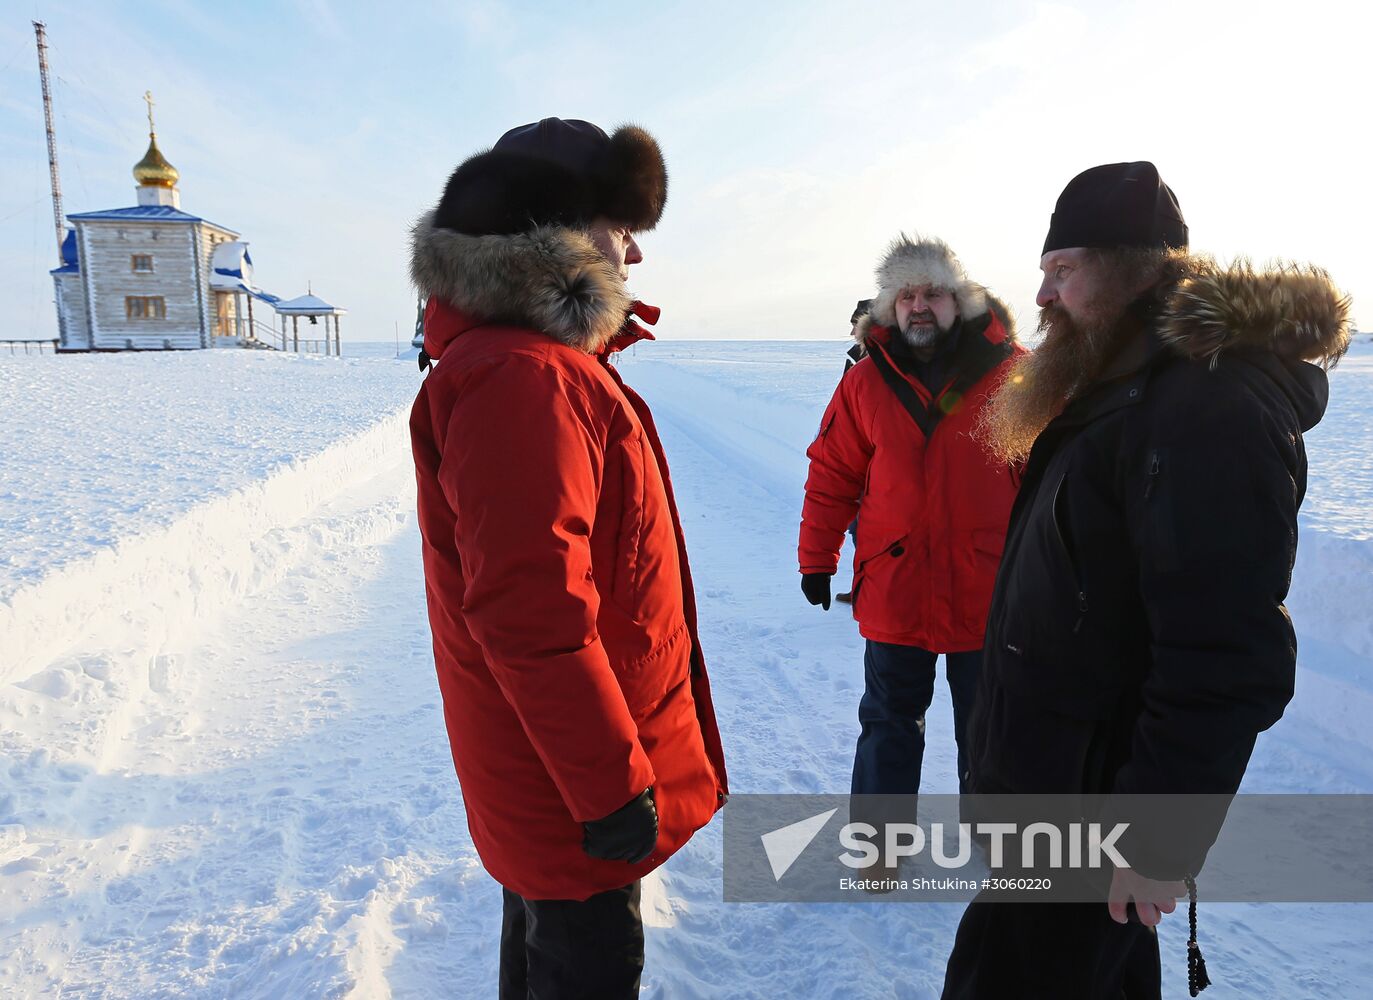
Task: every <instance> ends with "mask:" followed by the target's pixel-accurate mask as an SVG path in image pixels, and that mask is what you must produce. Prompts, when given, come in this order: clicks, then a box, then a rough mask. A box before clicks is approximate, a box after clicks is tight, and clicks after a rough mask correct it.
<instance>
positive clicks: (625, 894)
mask: <svg viewBox="0 0 1373 1000" xmlns="http://www.w3.org/2000/svg"><path fill="white" fill-rule="evenodd" d="M666 196H667V172H666V169H665V167H664V163H663V158H662V154H661V153H660V152H659V149H658V145H657V143H656V142H655V141H654V140H653V138H652V137H651V136H650V135H649V134H648V133H647V132H645V131H643V130H642V129H639V128H636V127H633V126H626V127H624V128H621V129H619V130H617V131H616V132H615V133H614V134H612V135H607V134H606V133H605V132H604V131H602V130H601V129H599V128H597V127H596V126H595V125H592V124H590V123H588V122H584V121H575V120H568V121H564V120H560V119H557V118H548V119H544V120H543V121H541V122H538V123H536V124H532V125H526V126H523V127H520V128H516V129H512V130H511V131H509V132H507V133H506V134H505V135H504V136H502V137H501V139H500V140H499V141H498V142H497V143H496V145H495V146H493V147H492V148H491V149H490V150H487V151H486V152H483V153H479V154H478V155H476V156H473V157H472V158H470V159H469V160H467V161H466V162H464V163H463V164H462V165H461V166H459V167H458V168H457V170H456V171H454V173H453V175H452V177H451V178H450V179H449V181H448V185H447V188H446V190H445V191H444V193H443V197H442V199H441V200H440V201H439V204H438V207H437V208H436V209H435V210H434V211H433V212H430V213H428V214H426V215H425V216H424V217H423V218H421V219H420V221H419V222H418V223H417V224H416V226H415V230H414V243H413V254H412V260H411V274H412V276H413V278H414V281H415V283H416V285H418V286H419V288H420V291H421V292H422V293H423V294H425V295H427V296H428V297H429V305H428V309H427V312H426V316H425V336H424V354H425V356H426V357H427V358H429V359H433V360H434V361H436V362H437V364H436V365H435V367H434V370H433V371H432V373H431V374H430V375H429V377H428V379H427V380H426V381H425V384H424V386H423V387H422V388H421V389H420V393H419V397H418V398H417V399H416V401H415V406H414V410H413V412H412V414H411V419H410V429H411V439H412V445H413V449H414V456H415V467H416V475H417V478H418V484H419V519H420V531H421V534H422V536H423V545H424V572H425V589H426V593H427V598H428V607H429V621H430V626H431V629H432V631H433V637H434V659H435V664H436V667H437V670H438V677H439V687H440V690H441V691H442V694H443V705H444V716H445V719H446V721H447V728H448V737H449V742H450V745H451V747H452V752H453V761H454V764H455V765H456V768H457V772H458V778H459V781H460V782H461V785H462V792H463V801H464V804H465V806H466V809H467V819H468V826H469V828H470V830H471V832H472V840H473V843H474V844H475V845H476V848H477V852H478V854H479V855H480V856H481V859H482V863H483V865H484V866H485V867H486V870H487V871H488V872H489V873H490V874H491V875H492V877H493V878H495V879H496V880H497V881H498V882H500V883H501V885H502V886H503V887H504V891H505V906H504V918H503V927H502V937H501V962H500V965H501V972H500V996H501V997H502V998H503V1000H507V998H514V997H521V998H522V997H525V996H540V997H558V998H570V997H596V998H617V997H633V996H636V995H637V993H638V988H639V977H640V973H641V971H642V968H643V927H642V923H641V921H640V917H639V880H640V879H641V878H642V877H643V876H644V875H647V874H648V873H649V872H651V871H653V870H654V869H655V868H657V867H658V866H659V865H661V864H662V863H663V862H664V861H666V860H667V859H668V858H669V857H670V856H671V855H672V854H673V853H674V852H675V851H677V850H678V849H679V848H680V847H682V845H683V844H685V843H686V841H687V839H688V838H689V837H690V836H691V835H692V833H693V832H695V831H696V830H697V829H699V828H700V827H701V826H703V825H705V824H706V823H708V822H709V821H710V819H711V817H712V816H713V815H714V814H715V812H716V810H717V809H718V808H719V807H720V805H721V804H722V803H723V802H724V799H725V795H726V793H727V785H726V778H725V767H724V759H723V756H722V753H721V748H720V735H719V731H718V729H717V727H716V723H715V716H714V710H713V708H712V706H711V700H710V687H709V684H708V682H707V679H706V670H705V662H704V660H703V658H702V654H701V647H700V641H699V637H698V634H697V627H696V607H695V599H694V596H693V592H692V586H691V575H690V571H689V569H688V567H687V559H686V548H685V543H684V541H683V536H682V529H681V522H680V519H679V518H678V515H677V509H676V505H675V503H674V501H673V497H672V489H671V482H670V479H669V477H668V469H667V463H666V461H665V459H664V457H663V451H662V446H661V444H660V442H659V440H658V435H657V432H656V431H655V429H654V425H653V420H652V417H651V416H650V414H649V411H648V408H647V407H646V406H645V405H644V402H643V400H642V399H640V398H639V396H638V395H636V394H635V393H634V392H633V391H632V390H631V389H629V388H628V387H627V386H625V385H624V383H623V382H622V381H621V380H620V377H619V375H618V374H617V373H616V371H615V369H614V368H613V367H612V366H611V365H610V363H609V357H610V355H611V354H612V353H614V352H615V351H618V350H621V349H623V348H624V347H626V346H628V345H629V344H632V343H634V342H635V341H637V340H639V339H643V338H647V337H650V334H648V333H647V331H645V330H644V329H643V328H642V327H641V326H639V325H638V323H636V322H635V320H634V318H633V317H634V316H638V317H639V318H640V319H643V320H645V321H646V322H649V323H652V322H654V321H655V320H656V319H657V310H656V309H653V308H652V307H648V306H644V305H642V304H640V303H637V302H634V301H633V300H632V299H631V297H630V295H629V293H628V291H627V290H626V287H625V281H626V278H627V277H628V273H629V271H628V269H629V267H630V266H631V265H632V264H635V263H638V262H639V261H640V260H642V259H643V256H642V254H641V252H640V250H639V246H638V244H637V242H636V240H635V234H636V233H639V232H643V231H645V230H649V229H652V228H653V227H654V225H656V224H657V222H658V219H659V217H660V215H661V214H662V210H663V203H664V201H665V199H666Z"/></svg>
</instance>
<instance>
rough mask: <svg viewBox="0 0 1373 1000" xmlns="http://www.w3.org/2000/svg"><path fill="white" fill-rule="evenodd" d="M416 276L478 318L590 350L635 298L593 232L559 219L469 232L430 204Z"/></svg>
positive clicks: (423, 286) (419, 239) (418, 226)
mask: <svg viewBox="0 0 1373 1000" xmlns="http://www.w3.org/2000/svg"><path fill="white" fill-rule="evenodd" d="M410 278H411V280H412V281H414V283H415V285H416V286H417V287H418V288H419V290H420V292H421V293H422V294H424V295H436V296H438V297H439V298H441V299H443V300H444V301H445V302H447V303H449V304H450V305H452V306H453V307H455V308H456V309H458V310H460V311H462V312H463V313H466V314H467V315H469V316H471V317H472V318H473V319H478V320H485V321H490V322H498V323H511V324H514V325H517V326H527V327H532V328H533V329H535V330H539V331H541V332H543V333H545V334H547V335H548V336H550V337H552V338H553V339H554V340H557V341H559V342H560V343H563V344H566V345H567V346H568V347H573V348H576V349H577V350H579V351H585V352H587V353H588V354H595V353H597V352H599V351H600V350H601V348H602V347H604V346H605V345H606V344H607V343H608V342H609V341H610V339H611V338H612V337H614V336H615V334H617V333H618V332H619V331H620V328H621V327H623V326H624V324H625V320H626V318H627V317H628V315H629V308H630V304H631V297H630V294H629V291H628V290H627V289H626V288H625V283H624V280H623V279H622V278H621V277H620V275H619V274H618V273H617V272H616V270H615V269H614V268H613V267H611V266H610V263H609V262H608V261H607V260H606V259H605V258H604V257H603V256H601V254H600V253H599V252H598V251H597V250H596V248H595V247H594V246H593V245H592V243H591V240H590V239H588V238H587V236H586V234H584V233H580V232H577V231H575V230H572V229H564V228H562V227H558V226H542V227H539V228H537V229H531V230H530V231H528V232H524V233H515V234H513V235H509V236H465V235H463V234H462V233H457V232H454V231H453V230H451V229H442V228H439V227H437V226H435V225H434V213H433V212H428V213H426V214H425V215H423V216H421V217H420V219H419V220H418V221H417V222H416V223H415V226H414V229H413V230H412V240H411V249H410Z"/></svg>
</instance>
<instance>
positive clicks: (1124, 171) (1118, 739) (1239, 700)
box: [944, 162, 1349, 1000]
mask: <svg viewBox="0 0 1373 1000" xmlns="http://www.w3.org/2000/svg"><path fill="white" fill-rule="evenodd" d="M1187 242H1188V240H1187V226H1186V224H1185V222H1184V221H1183V217H1182V212H1181V209H1180V208H1179V206H1178V202H1177V199H1176V198H1175V197H1174V195H1173V192H1172V190H1171V189H1170V188H1169V187H1168V186H1167V185H1165V184H1164V183H1163V182H1162V180H1161V179H1160V178H1159V175H1158V171H1157V170H1156V169H1155V168H1154V166H1153V164H1151V163H1146V162H1139V163H1116V164H1109V165H1106V166H1101V167H1095V168H1093V169H1091V170H1088V171H1086V172H1084V173H1082V174H1080V175H1079V176H1078V177H1076V178H1074V180H1073V181H1072V182H1071V183H1069V185H1068V186H1067V188H1066V189H1065V190H1064V192H1063V194H1062V195H1061V196H1060V198H1059V200H1058V204H1057V206H1056V208H1055V211H1054V215H1053V218H1052V221H1051V222H1050V226H1049V234H1048V238H1047V240H1046V241H1045V244H1044V251H1043V257H1042V258H1041V261H1040V266H1041V269H1042V270H1043V272H1044V280H1043V285H1042V287H1041V288H1040V291H1039V296H1038V299H1037V301H1038V304H1039V306H1040V309H1041V319H1040V329H1041V331H1042V332H1043V334H1044V341H1043V345H1042V346H1041V347H1040V348H1039V349H1038V350H1036V351H1034V352H1033V353H1032V354H1030V355H1028V356H1027V357H1025V358H1023V359H1021V361H1020V362H1019V363H1018V364H1017V365H1016V366H1015V368H1014V369H1013V371H1012V372H1011V375H1010V378H1009V379H1008V380H1007V382H1006V383H1005V386H1004V388H1003V389H1002V390H1001V391H1000V392H999V393H998V394H997V396H996V398H995V399H994V400H993V402H992V405H991V406H990V407H989V408H988V410H987V411H986V414H985V417H984V419H983V421H982V425H981V428H980V430H981V432H982V434H983V436H984V437H985V439H986V440H987V443H988V445H989V446H990V448H991V450H992V451H993V453H994V454H996V455H997V456H998V457H999V458H1000V459H1001V460H1003V461H1008V462H1016V461H1026V463H1027V464H1026V467H1025V472H1024V476H1023V480H1022V483H1021V491H1020V495H1019V497H1018V498H1017V500H1016V504H1015V508H1014V510H1013V512H1012V514H1011V521H1010V526H1009V530H1008V534H1007V539H1006V550H1005V556H1004V558H1003V560H1002V563H1001V567H1000V569H999V571H998V573H997V579H996V593H995V596H994V597H993V600H992V608H991V613H990V617H989V619H988V622H989V624H988V629H987V642H986V653H985V659H984V667H983V675H982V681H981V685H980V688H979V691H978V699H977V707H976V709H975V711H974V714H973V719H972V721H971V724H970V727H969V741H970V745H971V750H970V758H971V760H970V781H969V784H970V788H971V790H972V791H973V792H975V793H980V794H988V793H993V794H994V793H1072V794H1077V793H1085V794H1111V795H1123V796H1128V795H1138V794H1159V793H1172V794H1187V793H1211V794H1216V795H1230V794H1233V793H1234V792H1235V791H1236V789H1237V788H1238V787H1239V783H1240V780H1241V778H1242V777H1243V776H1244V772H1245V768H1246V766H1247V765H1248V761H1249V756H1250V754H1251V752H1252V751H1253V748H1254V743H1255V740H1256V738H1257V736H1258V734H1259V733H1260V732H1262V731H1263V730H1265V729H1267V728H1268V727H1269V726H1271V725H1273V723H1274V722H1276V721H1277V720H1278V719H1279V718H1280V717H1281V715H1282V712H1283V708H1284V706H1285V705H1286V704H1287V702H1288V700H1289V699H1290V698H1291V696H1292V690H1293V681H1294V674H1295V668H1296V652H1295V636H1294V634H1293V630H1292V624H1291V622H1290V620H1289V619H1288V617H1287V613H1286V610H1285V609H1284V608H1283V605H1282V600H1283V598H1284V597H1285V595H1286V592H1287V586H1288V580H1289V578H1290V573H1291V570H1292V564H1293V560H1294V558H1295V554H1296V529H1297V508H1298V506H1299V505H1300V503H1301V499H1302V495H1303V492H1304V490H1305V485H1306V455H1305V451H1304V449H1303V444H1302V434H1303V432H1305V431H1307V430H1309V429H1310V428H1311V427H1313V426H1314V425H1315V424H1316V422H1317V421H1318V420H1319V419H1320V418H1321V415H1322V414H1323V412H1324V409H1325V403H1326V399H1327V394H1328V384H1327V381H1326V375H1325V372H1324V370H1323V369H1324V368H1328V367H1330V366H1331V365H1332V364H1334V363H1335V361H1337V360H1338V358H1339V357H1340V355H1341V354H1342V353H1343V352H1344V350H1345V348H1346V347H1347V345H1348V339H1349V332H1348V322H1347V310H1348V302H1347V300H1346V299H1345V298H1344V297H1343V296H1342V295H1340V294H1339V292H1338V291H1336V289H1335V288H1334V287H1333V286H1332V285H1331V283H1330V281H1329V279H1328V277H1327V276H1326V275H1325V273H1324V272H1322V271H1320V270H1318V269H1316V268H1310V267H1298V266H1287V267H1282V268H1279V269H1275V270H1273V271H1269V272H1265V273H1255V272H1254V271H1253V270H1252V269H1250V267H1249V266H1248V265H1247V264H1244V263H1241V264H1238V265H1235V266H1233V267H1230V268H1228V269H1221V268H1219V267H1217V266H1216V265H1215V264H1214V263H1213V262H1211V261H1209V260H1205V259H1201V258H1197V257H1192V256H1189V255H1188V254H1187V253H1186V250H1185V248H1186V247H1187ZM1318 366H1319V367H1318ZM1223 815H1224V814H1223V811H1221V812H1220V813H1219V814H1217V815H1216V816H1214V817H1213V819H1214V822H1212V821H1209V820H1208V821H1205V822H1198V823H1192V824H1189V825H1187V826H1186V827H1185V828H1180V829H1177V830H1172V831H1170V832H1171V833H1173V834H1175V835H1174V836H1171V837H1170V838H1169V843H1168V844H1167V845H1164V844H1159V843H1156V842H1151V844H1150V847H1151V852H1150V854H1149V855H1148V858H1149V864H1148V865H1147V866H1144V865H1141V866H1140V867H1139V868H1138V869H1132V868H1118V869H1115V870H1114V871H1113V874H1112V875H1111V884H1110V888H1109V892H1108V898H1107V903H1106V905H1102V904H1101V903H1057V904H1054V903H1033V902H992V901H989V900H987V899H978V900H974V901H973V903H972V904H971V905H970V906H969V907H968V910H967V912H966V913H965V914H964V916H963V920H962V922H961V924H960V926H959V929H958V936H957V940H956V942H955V944H954V949H953V953H952V955H951V956H950V958H949V965H948V971H947V978H946V981H945V987H944V996H945V997H946V998H969V997H1005V996H1016V997H1054V998H1057V1000H1062V998H1077V997H1081V998H1099V997H1113V998H1114V997H1122V996H1124V997H1128V998H1131V1000H1134V998H1136V997H1157V996H1159V991H1160V973H1159V954H1158V943H1157V939H1156V937H1155V933H1154V927H1155V926H1156V925H1157V924H1158V922H1159V920H1160V919H1161V918H1162V915H1163V914H1166V913H1171V912H1172V911H1173V909H1174V907H1175V899H1176V897H1177V896H1179V895H1181V894H1182V893H1183V892H1184V886H1185V887H1186V891H1188V892H1189V894H1190V895H1191V899H1192V903H1193V907H1195V891H1196V885H1195V881H1194V877H1195V876H1196V875H1197V873H1198V871H1199V870H1200V867H1201V864H1202V861H1203V860H1204V859H1205V856H1206V852H1207V851H1208V850H1209V849H1210V847H1211V845H1212V843H1214V841H1215V838H1216V836H1217V834H1218V833H1219V826H1220V822H1221V821H1222V820H1223ZM1129 835H1131V834H1127V836H1129ZM1124 856H1125V857H1127V858H1129V857H1130V856H1131V852H1130V851H1129V850H1126V851H1125V852H1124ZM1129 904H1133V911H1134V912H1133V913H1130V912H1129V909H1130V908H1129ZM1192 917H1193V920H1195V909H1194V908H1193V911H1192ZM1193 926H1195V924H1193ZM1188 971H1189V981H1190V986H1191V988H1192V990H1193V995H1196V992H1198V991H1200V990H1201V989H1204V988H1205V986H1206V983H1207V977H1206V970H1205V966H1204V964H1203V963H1202V962H1201V961H1200V951H1199V949H1198V948H1197V947H1196V941H1195V935H1194V936H1193V940H1192V941H1191V942H1190V943H1189V967H1188Z"/></svg>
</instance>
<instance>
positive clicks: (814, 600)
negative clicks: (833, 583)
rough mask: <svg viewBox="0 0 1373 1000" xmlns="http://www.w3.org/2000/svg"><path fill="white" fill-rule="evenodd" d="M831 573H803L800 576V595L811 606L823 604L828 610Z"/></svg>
mask: <svg viewBox="0 0 1373 1000" xmlns="http://www.w3.org/2000/svg"><path fill="white" fill-rule="evenodd" d="M833 576H834V574H833V573H804V574H802V576H801V593H803V594H805V595H806V600H808V601H810V603H811V604H823V605H824V606H825V610H826V611H828V610H829V609H830V578H831V577H833Z"/></svg>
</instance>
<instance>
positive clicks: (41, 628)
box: [0, 408, 409, 684]
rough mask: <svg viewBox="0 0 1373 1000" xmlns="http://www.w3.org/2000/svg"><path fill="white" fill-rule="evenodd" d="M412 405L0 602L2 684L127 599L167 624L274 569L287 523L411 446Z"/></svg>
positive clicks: (227, 597)
mask: <svg viewBox="0 0 1373 1000" xmlns="http://www.w3.org/2000/svg"><path fill="white" fill-rule="evenodd" d="M407 419H408V408H402V409H398V410H394V411H392V412H391V413H390V414H388V415H387V416H386V417H384V418H383V419H382V420H381V421H379V422H378V423H376V424H375V425H374V426H372V427H371V428H370V429H368V430H366V431H363V432H361V433H357V434H353V435H350V436H348V437H347V438H345V439H344V440H342V441H339V442H337V443H336V444H333V445H331V446H329V447H328V448H326V449H325V450H324V451H322V452H320V453H319V454H317V455H315V456H313V457H310V458H307V459H304V460H301V461H294V462H292V463H290V464H289V465H287V466H285V467H282V468H279V469H278V470H277V471H275V472H273V473H272V474H271V475H269V476H268V477H267V478H266V479H265V480H263V481H261V482H257V483H253V484H251V485H249V486H246V487H244V488H242V489H239V490H235V491H233V492H232V493H230V494H228V495H226V496H222V497H219V498H217V499H214V500H209V501H205V502H202V503H200V504H197V505H196V506H195V507H193V508H192V509H191V510H190V511H189V512H188V513H187V514H185V515H184V516H182V517H181V518H179V519H178V520H176V521H175V522H174V523H172V524H170V525H168V526H166V527H164V528H155V529H152V530H148V531H145V532H141V533H138V534H135V535H132V536H129V537H125V538H123V539H120V540H119V541H118V542H116V543H115V544H114V545H113V546H111V547H108V548H105V549H102V550H100V551H99V552H97V553H96V554H95V555H94V556H92V557H91V558H89V559H86V560H83V561H81V562H75V563H71V564H68V565H67V566H64V567H63V568H61V569H59V570H57V571H55V572H53V573H50V574H48V575H47V576H46V577H44V578H43V579H42V580H41V581H40V582H39V583H37V584H35V585H33V586H30V587H26V588H24V589H22V590H20V591H18V592H17V593H15V594H13V595H12V596H11V597H10V599H9V600H8V601H6V602H4V603H3V604H0V634H3V635H4V636H5V640H6V652H5V658H4V660H3V662H0V684H2V683H9V682H13V681H19V680H24V679H25V678H27V677H28V676H30V675H31V674H32V673H33V672H34V671H36V670H38V669H40V668H41V667H43V666H44V665H45V664H47V663H49V662H50V661H51V660H53V659H54V658H55V657H57V656H58V655H60V654H61V653H62V652H63V651H64V650H65V649H66V648H68V647H69V646H70V645H71V644H72V643H73V642H74V641H76V640H77V639H79V638H82V637H89V636H94V635H100V634H101V632H102V629H103V628H104V627H105V626H106V625H107V624H108V623H109V622H110V621H111V620H113V619H119V618H121V617H123V616H124V615H125V612H126V610H127V609H128V607H129V605H130V604H131V603H134V602H136V603H137V604H138V605H139V610H140V614H141V615H145V616H147V618H148V619H149V620H153V621H159V622H164V623H165V626H166V627H167V628H168V629H172V628H176V627H178V626H180V625H182V624H184V623H185V622H186V621H187V620H188V619H191V618H199V617H202V616H204V615H206V614H208V613H212V612H214V611H215V610H216V609H217V608H219V607H221V606H223V605H224V604H226V603H229V602H231V601H233V600H234V599H236V598H238V597H241V596H242V595H243V594H244V593H247V592H249V591H254V590H257V589H260V588H261V587H263V586H265V585H268V584H270V583H271V582H273V581H274V580H275V578H276V574H277V573H278V571H279V569H280V567H281V566H282V565H283V561H282V559H280V558H279V556H281V554H282V553H283V552H284V551H285V550H286V548H287V547H286V546H284V545H283V543H282V538H281V533H282V532H283V531H284V530H285V529H287V528H288V526H290V525H292V524H294V523H295V522H297V521H299V520H300V519H301V518H303V517H305V516H306V515H307V514H309V513H310V511H312V510H313V509H314V508H315V507H316V506H317V505H318V504H319V503H320V501H321V500H323V499H325V498H327V497H329V496H331V495H333V494H334V493H336V492H338V491H340V490H343V489H346V488H347V487H349V486H350V485H352V484H354V483H357V482H360V481H362V480H364V479H366V478H369V477H370V476H371V475H373V474H374V472H375V468H376V467H377V466H378V465H380V464H383V463H389V462H394V461H395V460H396V457H397V455H403V456H407V457H408V455H409V442H408V437H407Z"/></svg>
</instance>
